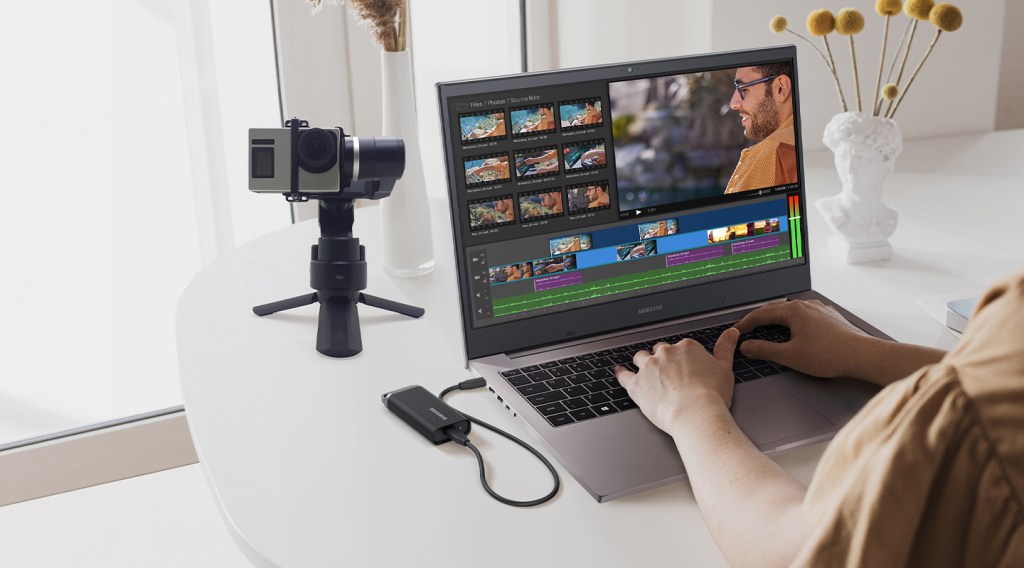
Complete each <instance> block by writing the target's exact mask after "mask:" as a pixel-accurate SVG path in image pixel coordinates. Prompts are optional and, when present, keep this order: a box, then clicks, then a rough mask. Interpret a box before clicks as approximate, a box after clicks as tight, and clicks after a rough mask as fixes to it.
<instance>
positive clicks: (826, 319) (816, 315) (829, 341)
mask: <svg viewBox="0 0 1024 568" xmlns="http://www.w3.org/2000/svg"><path fill="white" fill-rule="evenodd" d="M770 324H781V325H785V326H787V327H789V333H790V336H791V337H790V340H789V341H786V342H784V343H773V342H771V341H763V340H760V339H750V340H744V341H743V343H742V344H741V345H740V352H741V353H743V354H744V355H746V356H747V357H750V358H751V359H765V360H768V361H774V362H776V363H780V364H782V365H785V366H787V367H790V368H793V369H796V370H797V371H800V372H802V373H806V374H808V375H812V376H815V377H841V376H849V375H851V371H852V366H853V365H854V363H855V361H854V359H855V358H857V357H859V355H858V354H859V353H861V350H860V349H859V347H860V345H861V344H863V343H865V342H870V340H871V339H872V338H871V336H870V335H867V334H866V333H864V332H863V331H861V330H860V329H858V328H857V327H855V326H854V325H853V324H852V323H850V322H848V321H846V319H845V318H844V317H843V316H842V315H840V314H839V312H837V311H836V310H835V309H833V308H832V307H831V306H826V305H825V304H823V303H821V302H819V301H818V300H810V301H804V300H790V301H788V302H776V303H771V304H768V305H765V306H762V307H760V308H758V309H756V310H754V311H752V312H750V313H749V314H747V315H746V317H744V318H743V319H742V320H740V321H739V322H738V323H737V324H736V328H737V329H739V330H740V331H741V332H743V333H747V332H749V331H750V330H752V329H754V328H756V327H759V326H762V325H770Z"/></svg>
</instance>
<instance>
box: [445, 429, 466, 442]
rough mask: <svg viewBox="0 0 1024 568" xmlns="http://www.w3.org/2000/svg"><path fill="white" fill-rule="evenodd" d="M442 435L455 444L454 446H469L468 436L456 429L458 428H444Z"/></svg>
mask: <svg viewBox="0 0 1024 568" xmlns="http://www.w3.org/2000/svg"><path fill="white" fill-rule="evenodd" d="M444 433H445V434H446V435H447V436H448V439H449V440H451V441H453V442H455V443H456V444H458V445H460V446H467V445H469V436H468V435H466V433H465V432H463V431H462V430H460V429H458V428H456V427H454V426H452V427H450V428H445V431H444Z"/></svg>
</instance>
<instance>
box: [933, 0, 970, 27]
mask: <svg viewBox="0 0 1024 568" xmlns="http://www.w3.org/2000/svg"><path fill="white" fill-rule="evenodd" d="M928 19H929V20H931V22H932V24H934V25H935V27H937V28H939V29H940V30H942V31H944V32H955V31H957V30H958V29H960V26H961V25H963V23H964V15H963V14H961V13H960V9H959V8H957V7H956V6H954V5H952V4H936V5H935V7H934V8H932V10H931V12H930V13H929V14H928Z"/></svg>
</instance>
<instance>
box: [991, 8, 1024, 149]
mask: <svg viewBox="0 0 1024 568" xmlns="http://www.w3.org/2000/svg"><path fill="white" fill-rule="evenodd" d="M1022 24H1024V2H1021V1H1019V0H1017V1H1013V2H1007V3H1006V17H1005V18H1004V20H1003V54H1002V60H1001V61H1000V64H999V96H998V97H997V99H996V129H997V130H1002V129H1006V128H1024V64H1022V62H1021V56H1024V34H1022V33H1020V26H1021V25H1022ZM1012 32H1017V33H1012Z"/></svg>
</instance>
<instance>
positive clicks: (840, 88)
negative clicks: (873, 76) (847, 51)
mask: <svg viewBox="0 0 1024 568" xmlns="http://www.w3.org/2000/svg"><path fill="white" fill-rule="evenodd" d="M821 39H822V40H823V41H824V42H825V52H826V53H828V60H829V61H830V62H831V63H832V64H831V65H830V66H829V67H830V68H831V70H832V78H833V79H835V80H836V90H837V91H839V102H840V103H842V106H843V112H846V111H848V110H850V109H849V108H848V107H847V106H846V97H844V96H843V86H842V85H841V84H840V83H839V75H838V74H837V73H836V60H835V58H834V57H832V48H831V47H829V46H828V36H821Z"/></svg>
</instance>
